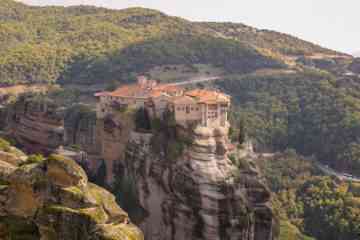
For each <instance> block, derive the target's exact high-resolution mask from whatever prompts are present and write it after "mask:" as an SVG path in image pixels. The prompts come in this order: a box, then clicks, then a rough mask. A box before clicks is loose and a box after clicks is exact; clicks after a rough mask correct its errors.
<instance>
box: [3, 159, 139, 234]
mask: <svg viewBox="0 0 360 240" xmlns="http://www.w3.org/2000/svg"><path fill="white" fill-rule="evenodd" d="M4 156H6V154H3V155H0V180H1V186H0V239H41V240H47V239H59V240H61V239H64V240H70V239H71V240H76V239H79V240H80V239H81V240H83V239H89V240H90V239H93V240H100V239H103V240H105V239H106V240H127V239H129V240H130V239H131V240H140V239H143V235H142V233H141V231H140V230H139V229H138V228H137V227H136V226H134V225H133V224H132V223H131V222H130V220H129V217H128V215H127V213H126V212H124V211H123V210H122V209H121V208H120V207H119V206H118V205H117V204H116V202H115V197H114V196H113V195H112V194H111V193H109V192H108V191H106V190H105V189H103V188H100V187H98V186H96V185H94V184H92V183H89V182H88V179H87V176H86V174H85V172H84V171H83V170H82V168H81V167H80V166H79V165H77V164H76V163H75V162H74V161H73V160H70V159H67V158H63V157H62V156H59V155H52V156H50V157H49V158H48V159H47V160H44V161H42V162H40V163H33V164H30V163H27V162H24V161H19V162H20V163H21V164H20V165H18V164H16V162H14V161H12V160H10V161H9V158H3V157H4Z"/></svg>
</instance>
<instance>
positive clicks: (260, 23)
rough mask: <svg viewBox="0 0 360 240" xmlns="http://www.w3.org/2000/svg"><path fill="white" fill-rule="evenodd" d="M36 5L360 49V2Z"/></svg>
mask: <svg viewBox="0 0 360 240" xmlns="http://www.w3.org/2000/svg"><path fill="white" fill-rule="evenodd" d="M21 1H22V2H24V3H28V4H32V5H65V6H69V5H80V4H83V5H96V6H102V7H108V8H116V9H122V8H127V7H135V6H138V7H146V8H152V9H157V10H160V11H163V12H165V13H167V14H169V15H174V16H179V17H183V18H186V19H189V20H197V21H231V22H239V23H245V24H248V25H250V26H253V27H257V28H261V29H270V30H276V31H280V32H284V33H289V34H292V35H294V36H297V37H300V38H302V39H305V40H309V41H311V42H314V43H318V44H320V45H322V46H325V47H329V48H332V49H335V50H340V51H343V52H347V53H352V52H355V51H359V50H360V0H216V1H215V0H178V1H174V0H132V1H130V0H21Z"/></svg>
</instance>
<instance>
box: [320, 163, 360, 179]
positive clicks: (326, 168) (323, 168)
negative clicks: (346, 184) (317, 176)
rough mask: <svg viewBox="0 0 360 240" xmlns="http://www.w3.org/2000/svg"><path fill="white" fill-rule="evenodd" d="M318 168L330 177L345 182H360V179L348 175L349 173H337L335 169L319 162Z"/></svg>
mask: <svg viewBox="0 0 360 240" xmlns="http://www.w3.org/2000/svg"><path fill="white" fill-rule="evenodd" d="M316 166H317V167H318V168H319V169H320V170H321V171H322V172H323V173H325V174H326V175H328V176H335V177H337V178H339V179H340V180H345V181H350V182H360V178H358V177H355V176H352V175H351V174H347V173H340V172H337V171H335V170H334V169H332V168H330V167H329V166H327V165H324V164H321V163H319V162H317V163H316Z"/></svg>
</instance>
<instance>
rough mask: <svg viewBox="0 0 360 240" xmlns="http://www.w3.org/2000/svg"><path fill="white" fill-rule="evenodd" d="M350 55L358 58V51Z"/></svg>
mask: <svg viewBox="0 0 360 240" xmlns="http://www.w3.org/2000/svg"><path fill="white" fill-rule="evenodd" d="M352 55H353V56H355V57H360V51H357V52H354V53H353V54H352Z"/></svg>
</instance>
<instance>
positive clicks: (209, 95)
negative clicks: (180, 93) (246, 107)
mask: <svg viewBox="0 0 360 240" xmlns="http://www.w3.org/2000/svg"><path fill="white" fill-rule="evenodd" d="M185 95H186V96H190V97H193V98H195V99H196V100H197V101H198V102H200V103H228V102H230V97H229V96H228V95H226V94H223V93H220V92H216V91H210V90H202V89H195V90H191V91H188V92H186V93H185Z"/></svg>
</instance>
